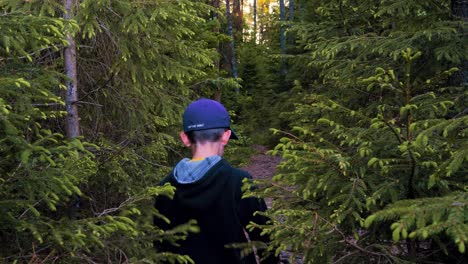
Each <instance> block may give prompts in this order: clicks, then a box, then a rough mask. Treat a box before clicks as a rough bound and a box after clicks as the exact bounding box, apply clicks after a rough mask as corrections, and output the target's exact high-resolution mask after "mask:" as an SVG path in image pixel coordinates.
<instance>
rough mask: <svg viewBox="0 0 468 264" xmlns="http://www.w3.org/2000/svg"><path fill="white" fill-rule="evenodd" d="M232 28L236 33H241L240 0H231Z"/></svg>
mask: <svg viewBox="0 0 468 264" xmlns="http://www.w3.org/2000/svg"><path fill="white" fill-rule="evenodd" d="M232 9H233V10H232V13H233V26H234V29H235V31H236V32H237V33H242V8H241V3H240V0H233V8H232Z"/></svg>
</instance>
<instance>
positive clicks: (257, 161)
mask: <svg viewBox="0 0 468 264" xmlns="http://www.w3.org/2000/svg"><path fill="white" fill-rule="evenodd" d="M253 147H254V149H255V150H256V154H255V155H253V156H252V157H251V158H250V162H249V164H248V165H247V166H244V167H243V168H242V169H243V170H245V171H247V172H249V173H250V174H251V175H252V177H253V178H254V179H271V178H272V177H273V176H274V175H275V173H276V166H278V164H279V163H280V162H281V157H278V156H271V155H268V154H267V151H268V148H267V147H265V146H261V145H255V146H253ZM265 202H266V204H267V206H268V208H270V207H271V200H269V199H266V201H265ZM290 256H291V253H290V252H287V251H282V252H281V254H280V260H281V263H285V264H286V263H291V262H290V261H289V258H290ZM292 263H293V264H302V261H301V260H300V258H298V259H296V261H295V262H292Z"/></svg>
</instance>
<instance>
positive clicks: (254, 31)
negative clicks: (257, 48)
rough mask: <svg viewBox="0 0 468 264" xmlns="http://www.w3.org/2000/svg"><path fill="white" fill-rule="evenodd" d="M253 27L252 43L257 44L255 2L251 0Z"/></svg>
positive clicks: (255, 0)
mask: <svg viewBox="0 0 468 264" xmlns="http://www.w3.org/2000/svg"><path fill="white" fill-rule="evenodd" d="M253 25H254V29H253V36H254V42H255V43H257V0H253Z"/></svg>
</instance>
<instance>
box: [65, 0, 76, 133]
mask: <svg viewBox="0 0 468 264" xmlns="http://www.w3.org/2000/svg"><path fill="white" fill-rule="evenodd" d="M64 1H65V2H64V5H65V13H64V14H63V18H64V19H65V20H71V19H73V16H74V14H73V6H74V4H75V0H64ZM67 41H68V43H69V44H68V46H67V47H65V48H64V50H63V60H64V69H65V74H66V76H67V80H66V81H65V85H66V87H67V93H66V96H65V107H66V110H67V124H66V130H67V136H68V137H69V138H75V137H78V136H79V135H80V120H79V116H78V105H77V102H78V79H77V69H76V43H75V40H74V39H73V36H72V35H71V34H70V33H69V34H68V35H67Z"/></svg>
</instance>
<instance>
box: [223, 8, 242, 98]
mask: <svg viewBox="0 0 468 264" xmlns="http://www.w3.org/2000/svg"><path fill="white" fill-rule="evenodd" d="M226 19H227V26H228V34H229V37H231V41H230V42H229V48H230V53H231V54H230V55H231V56H230V58H229V62H230V64H231V73H232V77H234V78H237V77H238V76H239V75H238V73H237V64H236V50H235V46H234V32H233V30H232V19H231V7H230V3H229V0H226ZM236 91H237V90H236ZM237 92H238V91H237Z"/></svg>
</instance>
